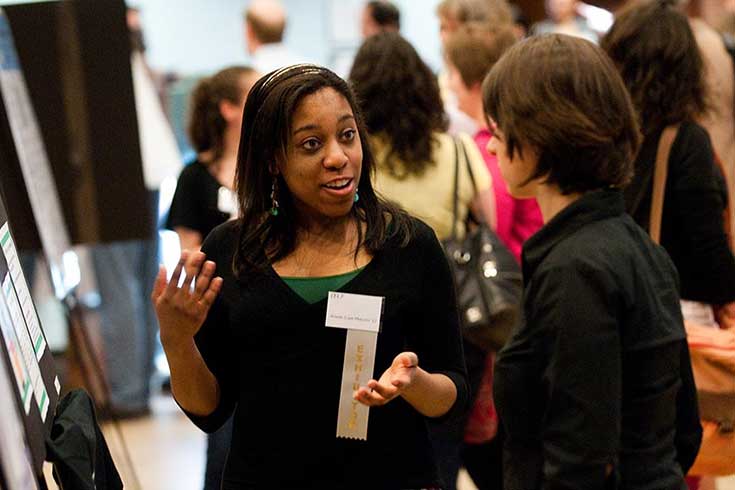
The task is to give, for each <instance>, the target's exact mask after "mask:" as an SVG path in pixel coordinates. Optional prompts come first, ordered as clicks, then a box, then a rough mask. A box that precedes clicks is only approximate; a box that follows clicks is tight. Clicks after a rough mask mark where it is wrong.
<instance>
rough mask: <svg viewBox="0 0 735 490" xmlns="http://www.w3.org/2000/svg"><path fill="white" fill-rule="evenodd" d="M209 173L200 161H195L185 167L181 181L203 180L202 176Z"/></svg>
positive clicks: (180, 177) (180, 175)
mask: <svg viewBox="0 0 735 490" xmlns="http://www.w3.org/2000/svg"><path fill="white" fill-rule="evenodd" d="M207 173H208V172H207V167H206V166H205V165H204V164H203V163H202V162H200V161H199V160H194V161H193V162H191V163H189V164H187V165H185V166H184V168H183V169H182V170H181V173H180V174H179V180H180V181H181V180H196V179H200V178H202V175H204V174H207Z"/></svg>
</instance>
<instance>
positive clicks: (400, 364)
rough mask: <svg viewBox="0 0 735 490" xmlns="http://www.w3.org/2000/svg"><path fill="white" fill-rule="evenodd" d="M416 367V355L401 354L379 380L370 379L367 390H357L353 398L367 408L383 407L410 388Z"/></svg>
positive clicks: (417, 360) (417, 361) (417, 359)
mask: <svg viewBox="0 0 735 490" xmlns="http://www.w3.org/2000/svg"><path fill="white" fill-rule="evenodd" d="M418 367H419V358H418V356H417V355H416V354H414V353H413V352H402V353H400V354H398V355H397V356H396V358H395V359H393V364H391V366H390V367H389V368H388V369H387V370H386V371H385V372H384V373H383V375H382V376H381V377H380V380H378V381H375V380H374V379H371V380H370V381H368V384H367V388H366V387H362V388H360V389H359V390H357V391H356V392H355V395H354V397H355V399H356V400H357V401H359V402H360V403H362V404H364V405H367V406H369V407H375V406H380V405H385V404H386V403H388V402H389V401H391V400H392V399H394V398H395V397H397V396H400V395H401V394H402V393H403V392H404V391H405V390H406V389H408V388H410V386H411V384H412V383H413V381H414V379H415V377H416V371H417V370H418Z"/></svg>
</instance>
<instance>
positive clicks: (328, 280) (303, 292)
mask: <svg viewBox="0 0 735 490" xmlns="http://www.w3.org/2000/svg"><path fill="white" fill-rule="evenodd" d="M364 268H365V267H360V268H359V269H355V270H354V271H350V272H345V273H344V274H337V275H336V276H324V277H281V279H283V282H285V283H286V284H287V285H288V287H290V288H291V289H293V291H294V292H295V293H296V294H298V295H299V296H301V298H302V299H303V300H304V301H306V302H307V303H309V304H314V303H316V302H318V301H321V300H323V299H324V298H326V297H327V295H328V294H329V291H336V290H338V289H339V288H341V287H342V286H344V285H345V284H347V283H348V282H350V281H351V280H353V279H354V278H355V277H356V276H357V275H358V274H359V273H360V272H361V271H362V270H363V269H364Z"/></svg>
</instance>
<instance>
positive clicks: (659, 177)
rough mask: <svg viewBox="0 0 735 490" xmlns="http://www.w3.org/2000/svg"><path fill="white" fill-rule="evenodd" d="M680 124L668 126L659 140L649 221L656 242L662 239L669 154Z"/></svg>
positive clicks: (650, 231)
mask: <svg viewBox="0 0 735 490" xmlns="http://www.w3.org/2000/svg"><path fill="white" fill-rule="evenodd" d="M678 132H679V125H678V124H676V125H673V126H666V128H664V130H663V132H662V133H661V137H660V138H659V140H658V150H657V151H656V166H655V168H654V171H653V196H652V197H651V215H650V217H649V221H648V233H649V234H650V235H651V239H652V240H653V241H654V242H655V243H657V244H658V243H660V241H661V219H662V217H663V212H664V197H665V194H666V178H667V176H668V173H669V155H670V154H671V146H672V145H673V144H674V140H675V139H676V134H677V133H678Z"/></svg>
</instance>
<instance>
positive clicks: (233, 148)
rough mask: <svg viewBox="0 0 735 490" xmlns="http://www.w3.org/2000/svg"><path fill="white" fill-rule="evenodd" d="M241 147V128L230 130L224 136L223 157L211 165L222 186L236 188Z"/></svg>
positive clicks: (212, 171) (211, 169)
mask: <svg viewBox="0 0 735 490" xmlns="http://www.w3.org/2000/svg"><path fill="white" fill-rule="evenodd" d="M239 145H240V130H239V128H228V129H227V130H225V134H224V135H223V145H222V155H221V156H220V157H219V158H218V159H216V160H213V161H211V162H210V163H209V166H210V171H211V173H212V176H213V177H214V178H215V179H217V182H219V184H220V185H223V186H225V187H227V188H228V189H234V188H235V171H236V169H237V152H238V149H239Z"/></svg>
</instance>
